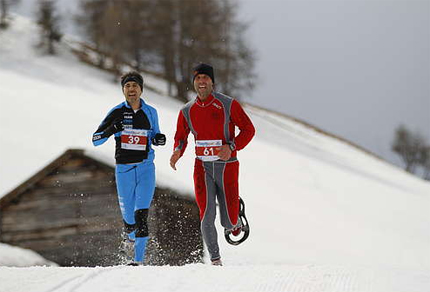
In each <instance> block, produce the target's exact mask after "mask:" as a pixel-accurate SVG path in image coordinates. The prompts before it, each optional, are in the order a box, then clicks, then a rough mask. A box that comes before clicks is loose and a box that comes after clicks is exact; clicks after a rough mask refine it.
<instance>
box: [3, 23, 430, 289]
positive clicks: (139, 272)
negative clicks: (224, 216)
mask: <svg viewBox="0 0 430 292" xmlns="http://www.w3.org/2000/svg"><path fill="white" fill-rule="evenodd" d="M36 37H37V33H36V28H35V26H34V24H33V23H32V22H31V21H29V20H28V19H25V18H21V17H15V21H14V22H13V24H12V26H11V28H10V29H9V30H7V31H5V32H1V33H0V133H1V135H0V139H1V142H0V150H1V151H0V197H1V196H3V195H5V194H6V193H8V192H9V191H11V190H12V189H13V188H15V187H16V186H17V185H18V184H20V183H22V182H23V181H25V180H26V179H28V178H29V177H30V176H31V175H33V174H34V173H35V172H37V171H38V170H40V169H41V168H43V167H44V166H45V165H47V164H48V163H49V162H50V161H52V160H54V159H55V158H57V157H58V156H59V155H60V154H62V153H63V152H64V151H65V150H66V149H69V148H84V149H86V151H88V153H89V154H91V155H96V156H97V157H100V158H101V159H104V160H107V161H110V162H111V163H113V148H114V146H113V141H112V139H111V141H110V143H107V144H106V145H103V146H101V147H99V148H96V149H94V148H93V147H92V144H91V135H92V133H93V132H94V130H95V129H96V128H97V126H98V124H99V123H100V121H101V120H102V119H103V118H104V115H105V114H106V113H107V111H108V110H109V109H110V108H112V107H113V106H115V105H116V104H118V103H120V102H121V101H122V100H123V97H122V95H121V89H120V85H119V83H118V82H116V83H113V82H112V77H111V76H110V75H107V74H106V73H103V72H100V71H98V70H96V69H94V68H90V67H87V66H85V65H83V64H80V63H79V62H78V61H77V60H76V58H75V57H74V56H73V55H72V54H71V53H69V52H68V49H67V46H66V45H63V46H62V47H61V49H60V55H59V56H56V57H51V56H42V55H40V54H38V53H37V52H36V51H35V50H34V44H35V42H36ZM144 79H145V82H146V83H147V84H148V85H150V86H151V87H155V88H158V89H160V90H161V91H163V90H164V89H165V86H166V85H165V84H164V82H163V81H161V80H158V79H156V78H153V77H150V76H144ZM144 98H145V100H146V101H147V102H148V103H149V104H151V105H153V106H155V107H156V108H157V110H158V113H159V116H160V127H161V129H162V131H163V132H164V133H165V134H166V135H167V137H168V143H167V146H166V147H160V148H157V149H156V168H157V184H158V185H160V186H165V187H170V188H174V189H176V190H178V191H181V192H182V193H184V194H191V193H192V190H193V189H192V167H193V159H194V155H193V151H192V149H191V148H192V144H193V142H192V139H191V138H190V149H188V150H187V152H186V153H185V157H183V158H182V159H181V160H180V161H179V163H178V165H177V166H178V171H176V172H175V171H173V170H172V169H171V168H170V167H169V163H168V161H169V158H170V155H171V151H172V144H173V141H172V139H173V135H174V130H175V124H176V118H177V114H178V111H179V109H180V107H181V104H180V103H179V102H176V101H174V100H172V99H170V98H168V97H165V96H163V95H160V94H157V93H155V92H152V91H149V90H145V91H144ZM309 106H312V105H309ZM246 111H247V112H248V113H249V114H250V116H251V119H252V120H253V121H254V123H255V126H256V129H257V134H256V137H255V139H254V140H253V141H252V142H251V144H250V145H249V146H248V147H247V148H246V149H245V150H243V151H241V152H239V160H240V163H241V170H240V176H241V177H240V189H241V195H242V196H243V197H244V199H245V202H246V208H247V216H248V219H249V221H250V224H251V228H252V229H251V236H250V238H249V239H248V240H247V241H246V242H245V243H244V244H242V245H240V246H239V247H233V246H230V245H228V244H227V243H226V242H224V240H223V239H222V238H221V237H220V244H221V254H222V257H223V261H224V266H223V267H221V268H220V267H211V266H208V265H203V264H195V265H188V266H184V267H122V266H120V267H108V268H83V267H82V268H59V267H28V268H11V267H0V292H17V291H32V292H33V291H44V292H45V291H93V292H95V291H119V292H121V291H130V289H131V290H142V291H344V292H349V291H359V292H363V291H376V292H393V291H404V292H411V291H419V292H427V291H430V232H429V230H430V183H428V182H425V181H423V180H421V179H419V178H417V177H414V176H412V175H409V174H408V173H405V172H404V171H403V170H401V169H399V168H397V167H395V166H392V165H390V164H388V163H386V162H384V161H381V160H379V159H377V158H375V157H373V156H370V155H368V154H366V153H364V152H362V151H360V150H358V149H356V148H354V147H351V146H350V145H348V144H346V143H344V142H342V141H339V140H336V139H333V138H331V137H328V136H325V135H323V134H321V133H318V132H317V131H315V130H313V129H311V128H308V127H306V126H304V125H302V124H300V123H297V122H294V121H292V120H290V119H287V118H285V117H282V116H279V115H276V114H273V113H270V112H268V111H265V110H262V109H258V108H254V107H251V106H248V107H246ZM363 118H365V117H363ZM220 230H221V229H220ZM1 249H2V246H0V250H1ZM3 254H4V253H3ZM0 256H2V253H1V252H0ZM0 262H1V261H0ZM18 262H19V261H18Z"/></svg>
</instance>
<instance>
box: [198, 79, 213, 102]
mask: <svg viewBox="0 0 430 292" xmlns="http://www.w3.org/2000/svg"><path fill="white" fill-rule="evenodd" d="M194 89H195V90H196V92H197V94H198V96H199V97H200V98H206V97H208V96H209V94H211V92H212V90H213V83H212V79H211V78H210V77H209V76H208V75H206V74H198V75H197V76H196V78H194Z"/></svg>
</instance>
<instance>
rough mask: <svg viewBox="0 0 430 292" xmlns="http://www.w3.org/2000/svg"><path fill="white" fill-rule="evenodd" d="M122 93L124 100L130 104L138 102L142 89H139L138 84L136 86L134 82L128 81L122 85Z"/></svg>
mask: <svg viewBox="0 0 430 292" xmlns="http://www.w3.org/2000/svg"><path fill="white" fill-rule="evenodd" d="M122 91H123V93H124V96H125V99H126V100H127V101H128V103H130V104H133V103H135V102H138V101H139V98H140V95H141V94H142V89H140V86H139V84H137V83H136V82H134V81H129V82H127V83H126V84H124V87H123V88H122Z"/></svg>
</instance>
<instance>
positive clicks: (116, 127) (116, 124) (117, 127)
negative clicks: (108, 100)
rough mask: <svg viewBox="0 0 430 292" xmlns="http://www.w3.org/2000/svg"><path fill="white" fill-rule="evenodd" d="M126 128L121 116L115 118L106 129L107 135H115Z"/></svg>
mask: <svg viewBox="0 0 430 292" xmlns="http://www.w3.org/2000/svg"><path fill="white" fill-rule="evenodd" d="M122 130H124V125H123V123H122V119H121V118H117V119H115V120H114V121H113V122H112V124H111V125H110V126H109V127H108V128H107V129H106V130H105V131H104V132H105V135H106V136H108V137H109V136H110V135H113V134H115V133H118V132H121V131H122Z"/></svg>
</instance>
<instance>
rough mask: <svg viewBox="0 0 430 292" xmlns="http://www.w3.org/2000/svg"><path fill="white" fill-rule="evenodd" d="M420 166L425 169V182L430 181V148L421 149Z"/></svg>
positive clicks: (426, 146)
mask: <svg viewBox="0 0 430 292" xmlns="http://www.w3.org/2000/svg"><path fill="white" fill-rule="evenodd" d="M419 164H420V165H421V166H422V168H423V178H424V179H425V180H430V146H429V145H425V146H424V147H423V148H422V149H421V155H420V161H419Z"/></svg>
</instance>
